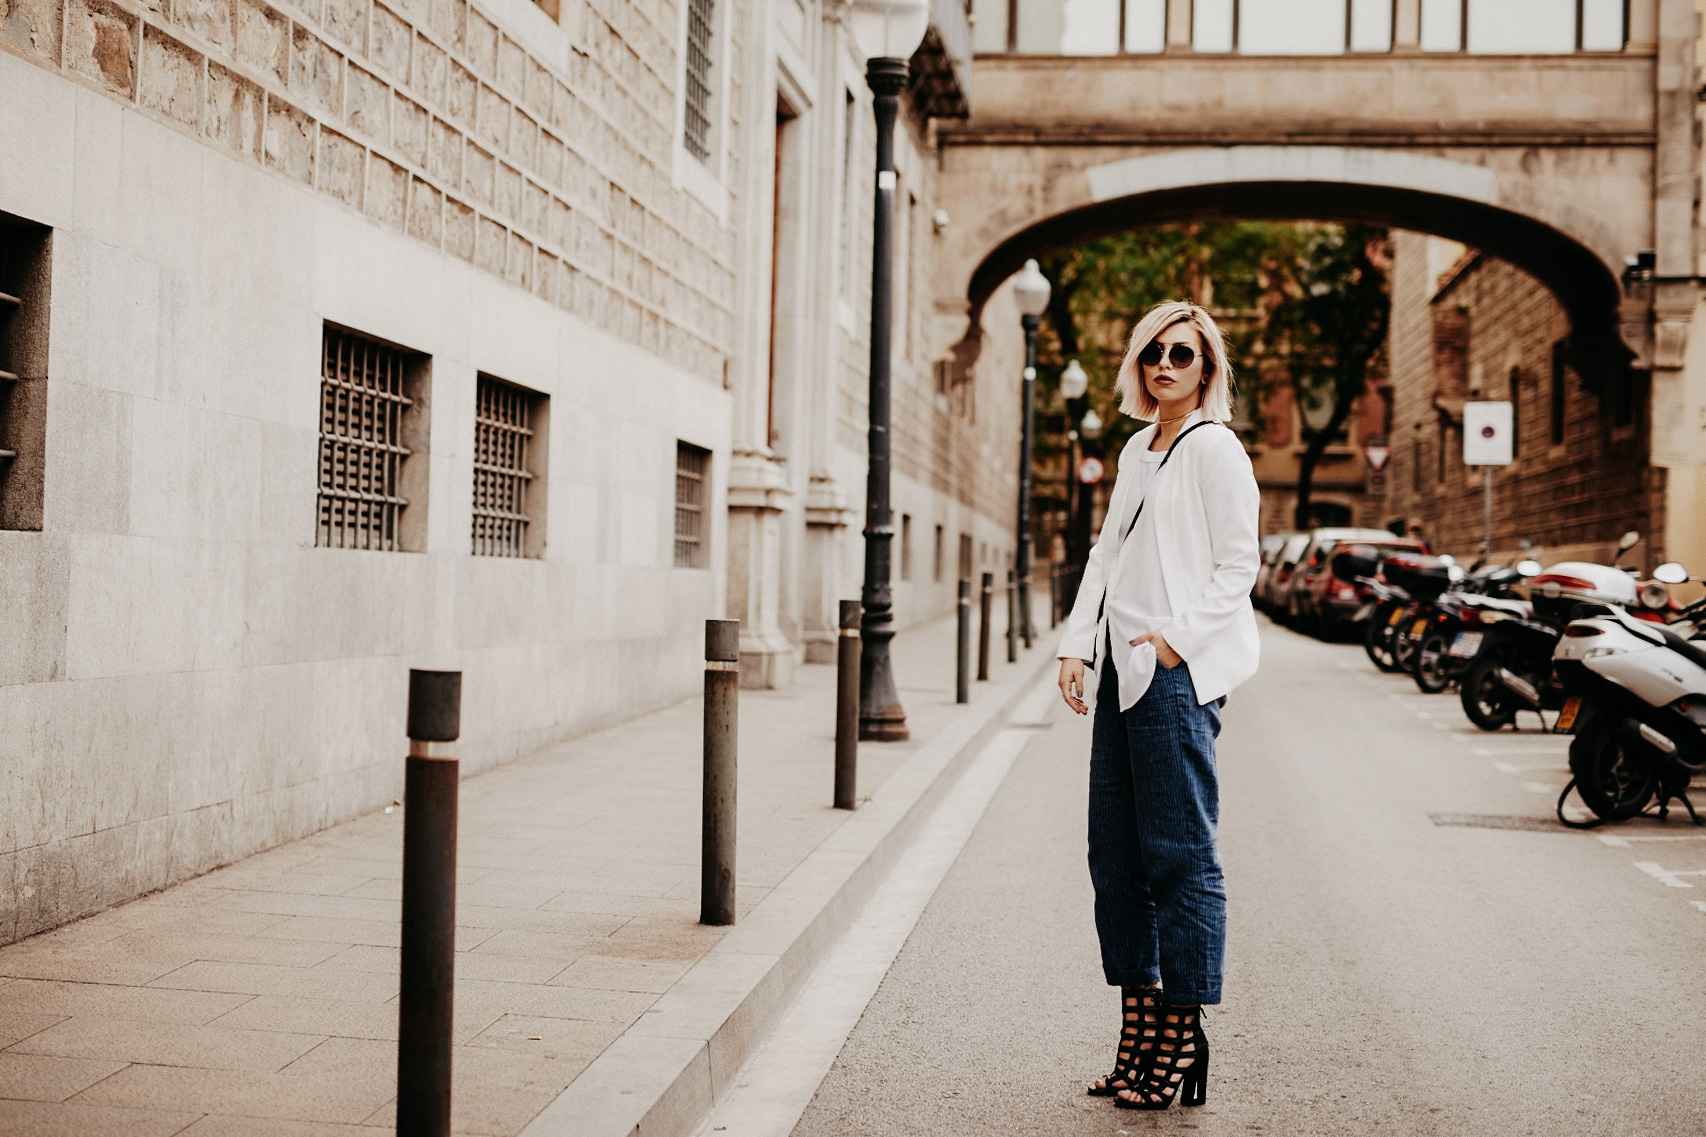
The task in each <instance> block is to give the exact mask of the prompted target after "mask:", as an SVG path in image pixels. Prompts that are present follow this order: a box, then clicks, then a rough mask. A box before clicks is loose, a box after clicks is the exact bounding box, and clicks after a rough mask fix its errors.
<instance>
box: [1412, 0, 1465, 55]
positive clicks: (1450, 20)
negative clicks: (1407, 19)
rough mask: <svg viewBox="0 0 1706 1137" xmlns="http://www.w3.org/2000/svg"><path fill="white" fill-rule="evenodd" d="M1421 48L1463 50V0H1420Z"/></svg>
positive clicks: (1424, 49)
mask: <svg viewBox="0 0 1706 1137" xmlns="http://www.w3.org/2000/svg"><path fill="white" fill-rule="evenodd" d="M1422 50H1423V51H1462V50H1463V0H1422Z"/></svg>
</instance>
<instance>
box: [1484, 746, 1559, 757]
mask: <svg viewBox="0 0 1706 1137" xmlns="http://www.w3.org/2000/svg"><path fill="white" fill-rule="evenodd" d="M1560 749H1561V750H1562V753H1560ZM1469 752H1470V753H1471V754H1476V755H1479V756H1480V757H1482V758H1520V757H1523V756H1526V755H1533V754H1546V755H1549V756H1551V757H1553V758H1562V757H1564V755H1565V754H1568V753H1569V749H1568V747H1563V748H1554V747H1541V746H1500V747H1497V748H1494V747H1491V746H1471V747H1470V748H1469Z"/></svg>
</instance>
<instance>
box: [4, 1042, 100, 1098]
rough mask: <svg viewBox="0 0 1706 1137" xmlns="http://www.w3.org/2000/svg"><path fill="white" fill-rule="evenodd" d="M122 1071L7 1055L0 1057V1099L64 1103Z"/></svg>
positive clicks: (95, 1062) (78, 1061)
mask: <svg viewBox="0 0 1706 1137" xmlns="http://www.w3.org/2000/svg"><path fill="white" fill-rule="evenodd" d="M123 1069H125V1063H123V1062H112V1061H101V1060H99V1059H85V1058H51V1057H47V1056H45V1055H40V1054H14V1053H12V1052H11V1051H6V1052H5V1053H0V1098H21V1099H23V1100H25V1101H64V1100H65V1099H66V1098H68V1097H70V1096H71V1095H72V1094H74V1093H76V1092H77V1091H79V1090H82V1089H86V1088H87V1087H89V1086H92V1085H94V1084H95V1083H96V1082H99V1081H100V1080H101V1079H103V1078H107V1077H110V1076H111V1075H113V1074H116V1073H118V1072H119V1071H120V1070H123Z"/></svg>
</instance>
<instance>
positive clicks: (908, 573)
mask: <svg viewBox="0 0 1706 1137" xmlns="http://www.w3.org/2000/svg"><path fill="white" fill-rule="evenodd" d="M900 579H902V580H911V579H912V514H910V513H903V514H901V515H900Z"/></svg>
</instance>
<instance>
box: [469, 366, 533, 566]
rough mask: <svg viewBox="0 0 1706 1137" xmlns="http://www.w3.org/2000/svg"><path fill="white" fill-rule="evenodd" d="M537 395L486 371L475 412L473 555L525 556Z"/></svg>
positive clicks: (482, 378) (480, 384) (481, 378)
mask: <svg viewBox="0 0 1706 1137" xmlns="http://www.w3.org/2000/svg"><path fill="white" fill-rule="evenodd" d="M538 401H539V396H538V395H535V394H534V393H533V392H531V391H524V390H522V389H521V388H520V387H516V386H512V385H511V384H509V383H505V382H504V381H503V380H501V379H494V378H492V377H491V376H490V375H482V376H480V380H479V393H478V395H477V397H476V405H475V410H474V555H475V556H485V557H523V556H526V555H527V521H528V518H527V486H528V483H529V482H531V481H532V480H533V474H532V471H531V470H530V469H529V467H528V454H527V451H528V446H529V444H530V443H531V441H532V439H533V408H534V406H535V405H536V404H537V403H538Z"/></svg>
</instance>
